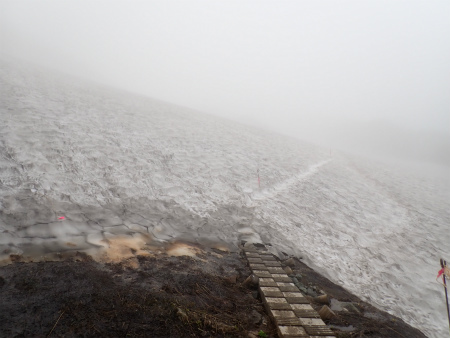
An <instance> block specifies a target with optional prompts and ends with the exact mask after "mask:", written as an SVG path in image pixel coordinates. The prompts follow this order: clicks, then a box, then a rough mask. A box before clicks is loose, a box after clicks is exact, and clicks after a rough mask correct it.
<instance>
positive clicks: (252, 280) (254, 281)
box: [242, 274, 259, 287]
mask: <svg viewBox="0 0 450 338" xmlns="http://www.w3.org/2000/svg"><path fill="white" fill-rule="evenodd" d="M258 284H259V277H257V276H255V275H254V274H251V275H250V276H248V277H247V278H246V279H245V281H244V282H243V283H242V285H244V286H247V287H255V286H257V285H258Z"/></svg>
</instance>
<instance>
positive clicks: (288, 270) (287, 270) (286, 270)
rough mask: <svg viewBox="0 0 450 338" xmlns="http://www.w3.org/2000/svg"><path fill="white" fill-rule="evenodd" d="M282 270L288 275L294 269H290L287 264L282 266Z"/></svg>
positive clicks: (292, 272) (291, 273)
mask: <svg viewBox="0 0 450 338" xmlns="http://www.w3.org/2000/svg"><path fill="white" fill-rule="evenodd" d="M283 270H284V271H285V272H286V273H287V274H288V275H293V274H294V271H292V269H291V268H290V267H289V266H285V267H284V268H283Z"/></svg>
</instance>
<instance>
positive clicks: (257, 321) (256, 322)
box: [249, 310, 262, 325]
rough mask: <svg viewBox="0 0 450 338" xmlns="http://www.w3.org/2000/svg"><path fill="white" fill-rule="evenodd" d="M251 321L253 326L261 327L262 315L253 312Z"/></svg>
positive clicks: (250, 316) (250, 317)
mask: <svg viewBox="0 0 450 338" xmlns="http://www.w3.org/2000/svg"><path fill="white" fill-rule="evenodd" d="M249 321H250V323H252V324H253V325H259V324H261V322H262V315H261V314H260V313H259V312H258V311H256V310H253V311H252V312H251V313H250V315H249Z"/></svg>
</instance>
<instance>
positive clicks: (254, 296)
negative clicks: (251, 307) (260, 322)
mask: <svg viewBox="0 0 450 338" xmlns="http://www.w3.org/2000/svg"><path fill="white" fill-rule="evenodd" d="M258 295H259V292H258V291H252V297H253V298H255V299H258Z"/></svg>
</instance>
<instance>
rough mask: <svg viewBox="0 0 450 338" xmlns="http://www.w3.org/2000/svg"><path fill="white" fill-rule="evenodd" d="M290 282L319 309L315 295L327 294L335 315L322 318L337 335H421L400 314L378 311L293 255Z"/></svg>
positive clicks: (346, 337) (403, 337) (396, 337)
mask: <svg viewBox="0 0 450 338" xmlns="http://www.w3.org/2000/svg"><path fill="white" fill-rule="evenodd" d="M294 262H295V266H293V267H292V268H293V276H294V277H295V279H294V282H295V284H297V286H298V287H299V288H300V290H301V291H302V292H303V293H304V294H305V295H306V296H307V297H308V298H309V299H310V301H311V305H312V306H313V307H314V308H315V309H316V310H317V311H319V310H320V309H321V308H322V307H323V306H324V305H326V304H324V303H323V302H320V301H319V300H318V298H316V297H318V296H320V295H321V294H326V295H328V296H329V299H330V302H329V304H328V305H327V306H329V307H330V308H331V309H332V310H333V309H334V311H333V313H334V314H335V316H334V317H333V318H330V319H325V320H324V321H325V323H326V324H327V325H329V326H331V328H332V330H333V331H335V333H336V336H337V337H338V338H353V337H367V338H382V337H383V338H384V337H385V338H425V337H426V336H425V335H424V334H423V333H422V332H420V331H419V330H417V329H415V328H413V327H411V326H409V325H408V324H406V323H405V322H404V321H403V320H401V319H400V318H397V317H395V316H392V315H390V314H388V313H387V312H384V311H380V310H378V309H377V308H375V307H373V306H372V305H370V304H368V303H366V302H363V301H362V300H361V299H359V298H358V297H356V296H355V295H353V294H351V293H350V292H348V291H347V290H345V289H344V288H342V287H340V286H339V285H336V284H334V283H332V282H331V281H330V280H328V279H327V278H325V277H323V276H322V275H320V274H319V273H317V272H315V271H314V270H312V269H311V268H309V267H308V266H307V265H306V264H304V263H303V262H301V260H297V259H294Z"/></svg>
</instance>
